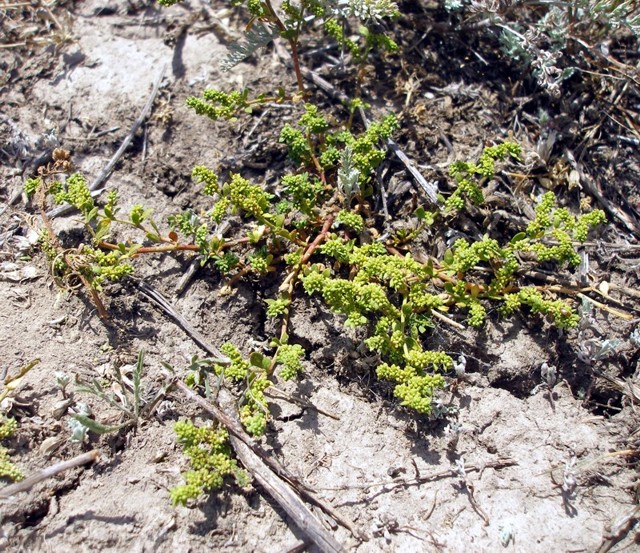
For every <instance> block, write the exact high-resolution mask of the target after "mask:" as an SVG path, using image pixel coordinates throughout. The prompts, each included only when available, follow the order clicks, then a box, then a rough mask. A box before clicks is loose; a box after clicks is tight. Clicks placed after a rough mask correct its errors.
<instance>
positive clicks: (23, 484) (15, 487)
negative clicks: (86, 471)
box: [0, 449, 98, 500]
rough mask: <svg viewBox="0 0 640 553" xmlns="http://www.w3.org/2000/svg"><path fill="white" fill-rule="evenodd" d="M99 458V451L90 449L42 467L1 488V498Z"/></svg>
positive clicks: (6, 497)
mask: <svg viewBox="0 0 640 553" xmlns="http://www.w3.org/2000/svg"><path fill="white" fill-rule="evenodd" d="M97 459H98V452H97V451H96V450H95V449H94V450H93V451H89V452H88V453H83V454H82V455H78V456H77V457H74V458H73V459H69V460H68V461H62V462H61V463H56V464H55V465H51V466H50V467H47V468H46V469H42V470H40V471H38V472H36V473H35V474H32V475H31V476H28V477H27V478H25V479H24V480H22V481H20V482H16V483H15V484H11V485H9V486H6V487H4V488H2V489H1V490H0V500H2V499H9V498H10V497H11V496H13V495H16V494H17V493H20V492H26V491H28V490H30V489H31V488H32V487H33V486H35V485H36V484H37V483H38V482H42V481H43V480H46V479H47V478H51V477H52V476H55V475H56V474H60V473H61V472H64V471H65V470H69V469H72V468H76V467H80V466H82V465H86V464H87V463H93V462H94V461H96V460H97Z"/></svg>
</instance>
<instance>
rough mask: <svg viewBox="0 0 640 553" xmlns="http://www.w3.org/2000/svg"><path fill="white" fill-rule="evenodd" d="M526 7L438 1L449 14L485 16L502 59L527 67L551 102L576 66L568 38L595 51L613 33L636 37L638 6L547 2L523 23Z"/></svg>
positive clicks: (503, 1) (615, 1) (502, 0)
mask: <svg viewBox="0 0 640 553" xmlns="http://www.w3.org/2000/svg"><path fill="white" fill-rule="evenodd" d="M526 4H527V2H526V1H524V0H443V6H444V7H445V9H447V10H449V11H456V10H463V9H466V10H468V11H469V12H471V13H476V14H481V15H482V16H488V18H489V20H490V21H491V22H492V23H493V25H495V26H496V27H498V28H500V29H502V30H501V35H500V41H501V43H502V48H503V50H504V52H505V54H506V55H507V56H508V57H509V58H510V59H513V60H516V61H520V62H521V63H523V64H524V65H525V66H527V67H528V68H530V69H531V72H532V74H533V76H534V77H535V78H536V80H537V81H538V84H539V85H540V86H541V87H542V88H543V89H545V90H546V91H547V92H548V93H549V95H550V96H552V97H554V98H557V97H559V96H560V94H561V86H562V82H563V81H564V80H565V79H567V78H569V77H570V76H571V75H572V74H573V73H574V72H575V70H576V67H577V66H578V65H579V61H577V60H576V59H574V58H572V56H571V55H570V54H567V45H568V42H569V40H570V37H574V39H575V38H576V37H577V38H578V39H580V40H582V41H583V44H585V45H586V44H589V43H590V44H593V46H594V47H598V45H599V43H600V41H603V40H604V39H606V38H608V37H610V36H611V33H612V32H613V31H615V30H617V29H627V30H629V31H631V32H632V33H633V34H634V35H636V36H640V3H638V2H637V1H633V0H576V1H574V2H548V3H547V4H548V7H547V8H546V10H540V13H542V16H541V17H540V18H539V19H537V20H536V21H532V22H529V23H528V24H527V23H525V22H524V20H523V19H522V15H521V14H522V13H523V12H522V11H521V10H522V9H524V8H525V7H526ZM530 15H533V12H531V13H530ZM525 25H527V27H525Z"/></svg>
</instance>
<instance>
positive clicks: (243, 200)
mask: <svg viewBox="0 0 640 553" xmlns="http://www.w3.org/2000/svg"><path fill="white" fill-rule="evenodd" d="M227 190H228V197H229V199H230V200H231V203H232V204H233V205H234V206H235V207H237V208H238V209H240V210H242V211H245V212H247V213H250V214H251V215H253V216H254V217H255V216H258V217H259V216H261V215H263V214H264V213H265V212H266V211H268V209H269V200H270V199H271V195H270V194H268V193H267V192H265V191H264V190H263V189H262V187H260V186H258V185H257V184H251V183H250V182H249V181H248V180H247V179H244V178H242V177H241V176H240V175H238V174H236V173H234V174H232V175H231V181H230V182H229V183H227V184H226V185H225V192H226V191H227Z"/></svg>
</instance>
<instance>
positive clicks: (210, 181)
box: [191, 165, 220, 196]
mask: <svg viewBox="0 0 640 553" xmlns="http://www.w3.org/2000/svg"><path fill="white" fill-rule="evenodd" d="M191 178H193V180H194V181H196V182H197V183H198V184H202V185H204V186H203V188H202V192H203V193H204V194H206V195H207V196H213V195H214V194H217V193H218V192H220V188H219V186H218V175H217V174H216V173H215V172H214V171H212V170H211V169H208V168H207V167H205V166H203V165H198V166H196V167H194V168H193V171H192V172H191Z"/></svg>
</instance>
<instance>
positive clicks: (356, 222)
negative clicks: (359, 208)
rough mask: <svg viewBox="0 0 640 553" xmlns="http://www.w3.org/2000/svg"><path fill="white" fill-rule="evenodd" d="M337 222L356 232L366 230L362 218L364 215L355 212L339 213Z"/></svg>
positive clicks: (344, 211)
mask: <svg viewBox="0 0 640 553" xmlns="http://www.w3.org/2000/svg"><path fill="white" fill-rule="evenodd" d="M336 221H337V222H338V223H341V224H343V225H344V226H345V227H348V228H350V229H352V230H355V231H356V232H360V231H362V230H364V219H363V218H362V215H360V214H359V213H354V212H353V211H346V210H344V209H343V210H342V211H341V212H340V213H338V216H337V217H336Z"/></svg>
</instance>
